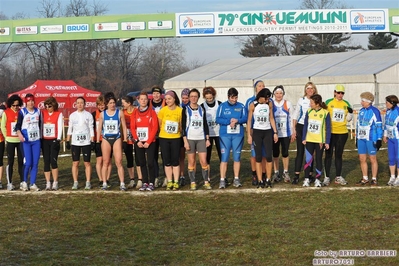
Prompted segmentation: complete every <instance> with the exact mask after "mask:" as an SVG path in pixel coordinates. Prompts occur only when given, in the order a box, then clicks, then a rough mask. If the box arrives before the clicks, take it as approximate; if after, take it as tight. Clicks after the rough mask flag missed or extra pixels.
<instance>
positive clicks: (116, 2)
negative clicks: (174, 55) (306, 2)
mask: <svg viewBox="0 0 399 266" xmlns="http://www.w3.org/2000/svg"><path fill="white" fill-rule="evenodd" d="M46 1H50V0H46ZM60 1H61V3H62V4H63V5H64V6H65V5H66V4H67V3H69V2H70V1H69V0H60ZM41 2H42V1H41V0H39V1H36V0H0V12H2V13H3V14H4V15H6V16H7V17H12V16H14V15H15V14H17V13H23V14H25V16H26V17H27V18H38V17H40V15H39V13H38V12H37V10H38V9H40V7H41ZM87 2H88V4H89V5H93V1H92V0H87ZM95 2H96V3H101V4H103V5H104V6H105V7H106V8H107V9H108V11H107V13H106V15H121V14H154V13H160V12H163V13H183V12H208V11H213V12H222V11H254V10H264V9H268V10H291V9H300V8H299V6H300V4H301V1H300V0H291V1H289V0H279V1H265V0H263V1H257V0H252V1H247V0H225V1H221V0H199V1H190V0H158V1H155V0H112V1H111V0H96V1H95ZM337 2H340V3H342V4H344V5H346V7H347V8H399V0H378V1H376V0H346V1H345V0H344V1H337ZM367 36H368V35H364V34H359V35H354V37H353V43H352V44H361V45H363V46H366V45H367ZM148 42H149V41H144V43H145V44H147V43H148ZM181 42H182V44H183V45H184V48H185V49H186V57H187V58H186V60H187V61H188V62H189V61H195V60H198V61H199V62H204V63H209V62H212V61H214V60H217V59H224V58H238V57H241V56H240V54H239V51H240V47H239V46H238V45H237V41H236V40H235V39H234V38H233V37H227V36H226V37H202V38H199V37H188V38H182V39H181Z"/></svg>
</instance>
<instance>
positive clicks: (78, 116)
mask: <svg viewBox="0 0 399 266" xmlns="http://www.w3.org/2000/svg"><path fill="white" fill-rule="evenodd" d="M85 104H86V100H85V99H84V98H83V97H78V98H77V99H76V108H77V110H76V111H75V112H73V113H72V114H71V115H70V116H69V121H68V132H67V139H66V146H67V149H68V150H69V149H71V151H72V178H73V186H72V189H73V190H75V189H78V171H79V161H80V154H81V153H82V154H83V162H84V165H85V174H86V186H85V189H86V190H89V189H91V184H90V177H91V164H90V156H91V150H92V149H94V148H95V142H94V128H93V121H94V120H93V116H92V114H90V113H89V112H87V111H86V110H85V109H84V107H85ZM71 143H72V146H71Z"/></svg>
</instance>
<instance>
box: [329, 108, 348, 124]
mask: <svg viewBox="0 0 399 266" xmlns="http://www.w3.org/2000/svg"><path fill="white" fill-rule="evenodd" d="M344 117H345V111H344V110H343V109H339V108H334V109H333V112H332V119H331V120H332V121H333V122H344Z"/></svg>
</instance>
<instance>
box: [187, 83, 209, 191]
mask: <svg viewBox="0 0 399 266" xmlns="http://www.w3.org/2000/svg"><path fill="white" fill-rule="evenodd" d="M200 95H201V94H200V92H199V91H198V90H197V89H192V90H190V93H189V98H190V102H189V103H188V104H187V105H186V106H185V107H184V108H183V111H182V128H183V141H184V148H185V149H186V152H187V160H188V175H189V177H190V182H191V185H190V188H191V190H196V189H197V185H196V182H195V160H196V158H195V157H196V153H197V152H198V157H199V160H200V164H201V168H202V178H203V179H204V188H205V189H211V184H210V183H209V181H210V180H209V175H208V164H207V162H206V148H207V147H208V146H210V141H209V128H208V123H207V121H206V112H205V109H204V108H203V107H202V106H201V105H199V104H198V99H199V97H200Z"/></svg>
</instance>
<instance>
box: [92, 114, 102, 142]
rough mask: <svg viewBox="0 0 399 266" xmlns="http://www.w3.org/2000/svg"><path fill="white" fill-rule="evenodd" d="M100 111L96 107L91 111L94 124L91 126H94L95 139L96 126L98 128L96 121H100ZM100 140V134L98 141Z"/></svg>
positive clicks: (95, 134)
mask: <svg viewBox="0 0 399 266" xmlns="http://www.w3.org/2000/svg"><path fill="white" fill-rule="evenodd" d="M101 113H102V111H100V110H98V109H97V110H96V111H94V112H93V113H92V115H93V120H94V126H93V128H94V139H97V128H98V123H99V121H100V115H101ZM102 140H103V135H102V134H100V141H102Z"/></svg>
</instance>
